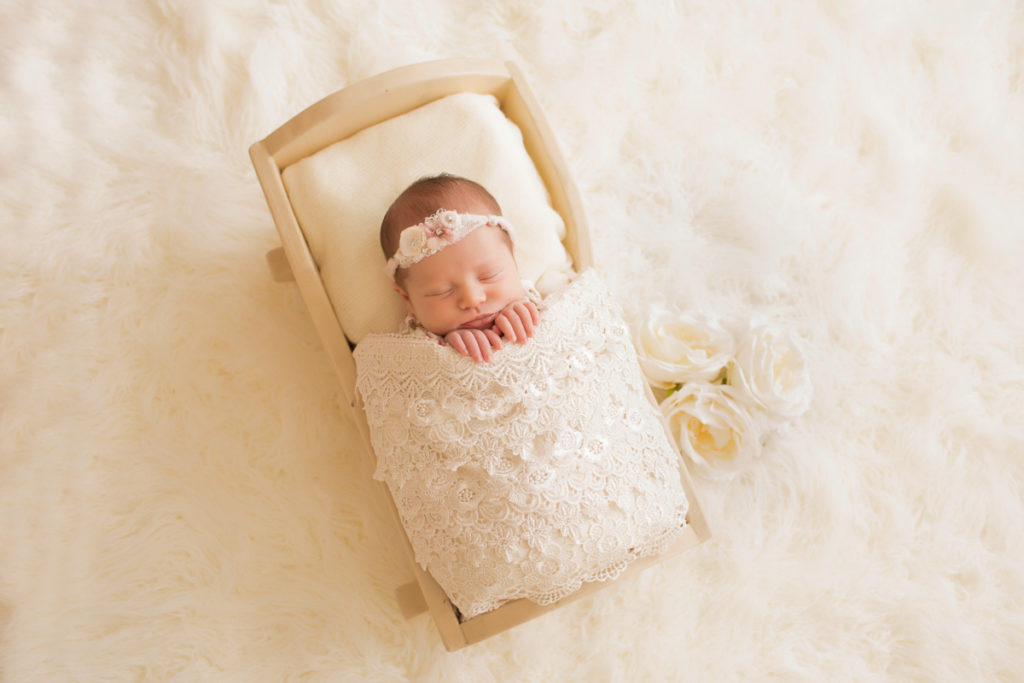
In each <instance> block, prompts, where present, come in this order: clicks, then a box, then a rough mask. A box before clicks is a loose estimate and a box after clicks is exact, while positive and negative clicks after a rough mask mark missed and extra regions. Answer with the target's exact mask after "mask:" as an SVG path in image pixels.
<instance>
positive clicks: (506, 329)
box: [494, 313, 526, 341]
mask: <svg viewBox="0 0 1024 683" xmlns="http://www.w3.org/2000/svg"><path fill="white" fill-rule="evenodd" d="M516 322H518V321H516ZM494 326H495V327H497V328H498V329H499V330H501V333H502V334H503V335H505V338H506V339H508V340H509V341H518V338H517V337H516V328H515V326H514V325H513V324H512V316H510V315H509V314H508V313H501V314H500V315H499V316H498V317H497V318H495V319H494ZM519 327H520V332H522V325H520V326H519ZM523 335H524V336H523V337H522V339H523V340H524V341H525V340H526V336H525V333H523Z"/></svg>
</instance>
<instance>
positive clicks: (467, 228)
mask: <svg viewBox="0 0 1024 683" xmlns="http://www.w3.org/2000/svg"><path fill="white" fill-rule="evenodd" d="M485 225H494V226H497V227H499V228H501V229H502V230H504V231H505V233H506V234H507V235H508V237H509V239H510V240H512V243H513V244H515V241H516V235H515V230H513V229H512V224H511V223H509V222H508V221H507V220H505V218H504V217H503V216H478V215H476V214H472V213H458V212H457V211H451V210H449V209H439V210H438V211H437V212H436V213H434V214H433V215H432V216H428V217H427V218H426V219H424V220H423V222H422V223H419V224H417V225H413V226H410V227H408V228H406V229H405V230H403V231H402V234H401V235H400V236H399V238H398V251H396V252H395V255H394V256H392V257H391V258H389V259H388V262H387V265H385V266H384V270H385V272H387V274H388V277H390V278H391V279H392V280H394V279H395V271H396V270H398V269H399V268H408V267H409V266H411V265H412V264H414V263H419V262H420V261H422V260H423V259H425V258H427V257H428V256H431V255H433V254H436V253H437V252H439V251H441V250H442V249H444V248H445V247H449V246H451V245H453V244H455V243H456V242H458V241H459V240H461V239H462V238H463V237H465V236H466V235H468V234H469V233H471V232H473V231H474V230H476V229H477V228H480V227H483V226H485Z"/></svg>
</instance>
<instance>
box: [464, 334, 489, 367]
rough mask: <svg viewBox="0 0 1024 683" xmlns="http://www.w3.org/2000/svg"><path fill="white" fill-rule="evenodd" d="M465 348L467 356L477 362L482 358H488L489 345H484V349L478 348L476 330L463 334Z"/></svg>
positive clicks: (478, 341)
mask: <svg viewBox="0 0 1024 683" xmlns="http://www.w3.org/2000/svg"><path fill="white" fill-rule="evenodd" d="M465 342H466V348H467V349H469V356H470V357H471V358H472V359H473V360H474V361H476V362H477V363H479V362H480V361H482V360H490V355H491V347H490V346H489V345H488V346H486V350H485V349H482V348H480V340H479V339H478V338H477V332H476V331H474V332H469V333H468V334H466V335H465Z"/></svg>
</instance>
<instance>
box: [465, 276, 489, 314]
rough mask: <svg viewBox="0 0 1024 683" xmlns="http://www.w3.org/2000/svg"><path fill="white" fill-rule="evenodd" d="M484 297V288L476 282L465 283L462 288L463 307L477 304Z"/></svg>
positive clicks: (481, 301) (482, 300)
mask: <svg viewBox="0 0 1024 683" xmlns="http://www.w3.org/2000/svg"><path fill="white" fill-rule="evenodd" d="M485 298H486V297H485V294H484V288H483V287H481V286H480V283H478V282H474V283H470V284H467V285H466V286H465V287H464V288H463V290H462V305H463V307H465V308H472V307H474V306H479V305H480V304H482V303H483V302H484V299H485Z"/></svg>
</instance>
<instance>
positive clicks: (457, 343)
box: [444, 332, 469, 356]
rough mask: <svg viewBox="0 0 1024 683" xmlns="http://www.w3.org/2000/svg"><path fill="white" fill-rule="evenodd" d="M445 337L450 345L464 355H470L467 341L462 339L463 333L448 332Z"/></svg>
mask: <svg viewBox="0 0 1024 683" xmlns="http://www.w3.org/2000/svg"><path fill="white" fill-rule="evenodd" d="M444 339H445V341H446V342H448V346H450V347H452V348H453V349H455V350H456V351H458V352H459V353H461V354H462V355H463V356H468V355H469V349H467V348H466V342H464V341H462V335H460V334H456V333H454V332H452V333H450V334H446V335H445V336H444Z"/></svg>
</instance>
